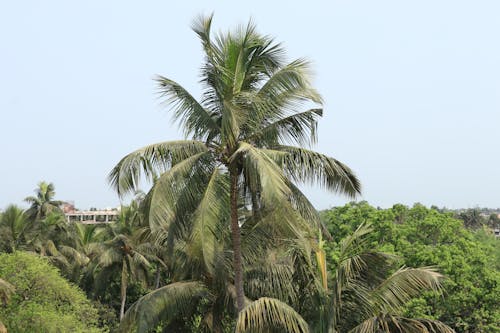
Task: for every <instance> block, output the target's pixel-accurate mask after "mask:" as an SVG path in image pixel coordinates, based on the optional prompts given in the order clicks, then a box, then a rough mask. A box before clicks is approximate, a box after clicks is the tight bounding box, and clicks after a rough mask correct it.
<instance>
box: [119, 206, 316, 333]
mask: <svg viewBox="0 0 500 333" xmlns="http://www.w3.org/2000/svg"><path fill="white" fill-rule="evenodd" d="M244 211H245V208H244V207H240V214H241V215H244V213H245V212H244ZM260 213H261V214H260V217H259V220H258V221H248V222H247V223H245V225H244V226H242V230H243V232H244V234H245V237H244V238H243V239H242V249H243V251H242V253H243V258H242V259H243V261H244V262H245V263H246V265H244V267H245V272H244V273H245V276H246V279H247V281H248V283H247V284H246V286H245V287H246V293H247V295H249V297H251V298H252V299H259V300H257V301H256V302H255V304H257V305H258V304H261V303H263V302H264V303H265V304H270V306H274V307H275V308H276V309H278V311H280V313H281V314H282V315H283V318H282V319H283V320H281V321H280V320H277V321H275V324H276V325H278V324H279V323H282V324H283V323H286V321H287V320H292V321H293V320H294V318H299V319H300V320H299V321H300V322H301V323H303V322H304V321H303V319H301V318H300V316H299V315H298V314H295V317H294V316H293V315H294V312H291V311H290V309H291V308H290V306H288V305H286V304H285V303H284V302H285V301H288V300H295V299H296V294H297V290H296V285H294V284H290V280H291V279H292V275H293V269H294V268H293V261H292V260H289V254H288V253H287V251H286V250H285V247H284V246H283V245H282V243H281V240H285V241H286V242H287V244H291V243H292V239H295V238H296V236H295V233H297V232H298V233H300V234H301V235H306V234H307V233H308V230H307V227H308V225H307V224H304V225H300V224H297V223H294V224H293V226H294V227H298V226H299V227H300V226H302V227H304V228H303V229H301V230H300V231H297V230H294V229H293V228H287V227H286V224H285V223H284V224H280V225H278V224H276V223H275V219H277V218H282V219H283V218H285V219H286V218H287V214H286V213H283V212H281V211H280V212H279V213H278V212H277V210H275V209H273V210H270V211H261V212H260ZM227 215H228V214H227ZM278 215H279V216H278ZM252 222H255V223H252ZM223 226H227V220H223V221H221V222H219V223H218V225H212V226H211V228H213V229H214V230H218V232H219V233H218V234H217V237H216V238H217V242H213V235H211V234H210V233H202V232H200V229H198V227H199V226H198V225H197V226H195V227H193V229H192V230H188V231H186V232H184V233H183V236H184V237H185V238H183V239H179V240H178V241H177V242H176V243H175V244H174V249H173V253H174V255H173V256H171V257H170V258H171V259H172V260H171V261H169V262H167V263H166V266H167V270H168V279H169V280H170V281H172V282H171V283H169V284H167V285H165V286H162V287H160V288H158V289H156V290H154V291H152V292H150V293H149V294H147V295H145V296H144V297H142V298H140V299H139V300H138V301H137V302H136V303H134V304H133V305H132V306H131V307H130V308H129V310H128V311H127V313H126V314H125V316H124V319H123V320H122V322H121V325H120V327H121V331H123V332H131V331H133V332H147V331H148V330H150V329H152V328H155V327H157V326H158V325H160V326H162V327H163V329H164V331H168V332H170V331H172V330H173V328H177V330H174V331H176V332H177V331H179V332H180V331H182V332H184V331H190V328H189V325H190V324H192V322H193V321H195V320H194V318H196V317H199V318H201V322H200V323H199V326H198V327H197V328H195V329H196V330H204V331H209V332H215V333H222V332H225V329H228V328H229V327H231V326H232V328H233V329H234V321H233V320H232V319H230V320H229V323H226V324H224V318H234V317H235V315H236V314H237V313H236V312H235V308H236V307H235V303H236V302H237V297H236V289H235V286H234V281H233V275H232V265H231V261H232V260H231V252H230V251H228V250H229V249H230V248H231V235H230V230H229V229H228V228H227V227H226V228H223ZM277 227H280V228H277ZM150 237H152V238H154V239H156V241H157V242H159V243H160V244H163V245H164V247H166V246H167V245H166V244H167V242H168V232H164V233H162V232H161V231H159V230H157V231H156V232H154V233H152V234H151V235H150ZM295 242H296V243H297V244H299V243H298V241H295ZM306 242H308V240H306ZM207 243H208V244H210V246H211V247H212V249H213V250H212V252H210V254H209V252H208V251H203V250H202V249H203V248H204V246H205V247H206V246H207V245H204V244H207ZM264 295H268V296H271V297H276V299H272V298H269V297H268V298H264V299H260V298H261V297H262V296H264ZM245 304H246V305H248V306H249V307H250V308H253V307H255V305H253V306H252V304H254V303H252V300H251V299H248V298H246V299H245ZM245 313H246V312H241V314H240V315H242V316H244V315H245ZM227 325H229V327H228V326H227ZM243 327H244V326H243ZM280 327H284V326H280ZM181 328H182V329H184V330H182V329H181ZM191 329H192V328H191ZM242 329H243V328H242Z"/></svg>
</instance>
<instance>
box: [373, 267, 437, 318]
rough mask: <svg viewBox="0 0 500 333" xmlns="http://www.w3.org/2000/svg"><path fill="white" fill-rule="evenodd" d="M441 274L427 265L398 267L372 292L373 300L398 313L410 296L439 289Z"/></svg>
mask: <svg viewBox="0 0 500 333" xmlns="http://www.w3.org/2000/svg"><path fill="white" fill-rule="evenodd" d="M441 279H443V275H441V274H440V273H438V272H437V271H436V270H435V269H433V268H429V267H422V268H406V267H403V268H400V269H399V270H397V271H396V272H394V273H393V274H392V275H391V276H389V277H388V278H387V279H385V280H384V281H383V282H382V283H381V284H380V285H379V286H378V287H377V288H376V289H375V290H374V291H373V292H372V295H373V296H372V297H373V299H374V301H375V302H376V303H377V304H379V307H380V308H382V309H384V310H385V311H387V312H392V313H398V312H399V311H400V310H401V308H402V307H403V306H404V305H405V304H406V303H407V302H408V301H409V300H411V299H412V298H414V297H417V296H419V295H421V294H422V292H423V291H426V290H432V291H437V292H439V291H441V283H440V280H441Z"/></svg>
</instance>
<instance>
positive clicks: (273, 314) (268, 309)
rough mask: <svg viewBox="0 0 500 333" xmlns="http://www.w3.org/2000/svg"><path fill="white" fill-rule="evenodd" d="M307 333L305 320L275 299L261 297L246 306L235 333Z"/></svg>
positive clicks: (239, 317)
mask: <svg viewBox="0 0 500 333" xmlns="http://www.w3.org/2000/svg"><path fill="white" fill-rule="evenodd" d="M269 329H274V330H276V329H281V330H280V331H281V332H288V333H307V332H309V327H308V325H307V323H306V322H305V320H304V319H303V318H302V317H301V316H300V315H299V314H298V313H297V312H296V311H295V310H294V309H293V308H292V307H290V306H289V305H287V304H286V303H283V302H281V301H279V300H277V299H273V298H267V297H262V298H259V299H258V300H256V301H254V302H252V303H250V305H247V306H246V307H245V308H244V309H243V311H241V312H240V314H239V316H238V320H237V322H236V333H244V332H256V333H257V332H262V333H264V332H268V330H269Z"/></svg>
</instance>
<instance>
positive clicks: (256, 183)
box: [109, 17, 360, 311]
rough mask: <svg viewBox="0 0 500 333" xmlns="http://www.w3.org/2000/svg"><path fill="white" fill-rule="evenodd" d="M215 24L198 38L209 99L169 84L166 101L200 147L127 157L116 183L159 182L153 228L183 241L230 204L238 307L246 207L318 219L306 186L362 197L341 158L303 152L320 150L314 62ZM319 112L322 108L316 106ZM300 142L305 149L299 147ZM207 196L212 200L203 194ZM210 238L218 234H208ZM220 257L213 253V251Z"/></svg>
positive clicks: (122, 190) (128, 187) (163, 84)
mask: <svg viewBox="0 0 500 333" xmlns="http://www.w3.org/2000/svg"><path fill="white" fill-rule="evenodd" d="M211 24H212V17H208V18H200V19H199V20H197V21H196V22H195V23H194V25H193V30H194V31H195V33H196V34H197V35H198V36H199V38H200V39H201V42H202V45H203V49H204V52H205V62H204V63H203V65H202V68H201V83H202V84H203V97H202V99H201V100H200V101H198V100H196V99H195V98H194V97H193V96H192V95H191V94H189V93H188V92H187V90H186V89H184V88H183V87H182V86H180V85H179V84H178V83H176V82H175V81H173V80H170V79H168V78H165V77H162V76H159V77H158V78H157V82H158V84H159V87H160V93H161V95H162V96H164V97H165V99H166V102H167V104H169V105H170V106H171V107H172V109H173V119H174V120H176V121H178V122H179V123H180V125H181V126H182V128H183V129H184V132H185V134H186V136H189V137H191V140H183V141H170V142H162V143H157V144H153V145H149V146H146V147H144V148H141V149H139V150H137V151H135V152H132V153H130V154H129V155H127V156H125V157H124V158H123V159H122V160H121V161H120V162H119V163H118V164H117V165H116V166H115V167H114V168H113V170H112V171H111V173H110V175H109V180H110V182H111V184H112V185H113V186H114V188H115V189H116V190H117V192H118V194H119V195H124V194H126V193H129V192H132V191H134V190H136V189H137V187H138V182H139V179H140V178H141V174H142V173H144V175H145V176H146V177H147V178H149V179H151V180H153V179H155V180H156V181H155V182H154V187H153V194H152V197H151V211H150V221H151V223H152V225H153V226H154V225H155V224H156V223H159V221H162V222H166V223H167V224H168V225H169V226H170V227H169V228H170V234H171V238H172V239H173V240H174V239H175V238H176V237H177V236H178V235H179V233H181V232H182V230H183V229H185V225H186V224H187V223H194V224H201V225H204V224H205V223H204V221H203V220H206V219H211V218H215V217H216V216H217V215H218V214H219V213H220V212H221V211H224V210H225V208H224V207H223V205H221V204H219V203H217V202H218V201H219V199H221V193H223V195H225V196H226V199H224V201H227V202H229V208H230V209H229V220H228V222H229V225H230V228H231V238H232V252H233V270H234V284H235V288H236V294H237V309H238V311H241V310H242V309H243V307H244V304H245V294H244V289H243V263H242V253H241V224H243V223H244V219H243V218H242V217H241V216H240V215H239V213H238V207H239V206H241V205H243V206H251V207H252V208H253V211H254V213H255V212H258V211H259V209H260V208H262V207H273V206H276V205H279V204H281V203H283V202H287V203H290V205H291V206H292V207H293V208H295V209H297V210H299V211H300V212H301V213H302V214H303V215H304V216H309V217H314V216H315V215H316V212H315V210H314V209H313V207H312V205H311V204H310V203H309V202H308V201H307V199H306V198H305V197H304V196H303V195H302V193H301V192H300V191H299V190H298V188H297V187H296V185H297V184H300V183H304V182H317V183H319V184H321V185H323V186H324V187H325V188H326V189H328V190H332V191H334V192H340V193H344V194H347V195H349V196H351V197H353V196H355V195H356V194H357V193H359V192H360V184H359V181H358V179H357V178H356V176H355V175H354V174H353V172H352V171H351V170H350V169H349V168H348V167H347V166H346V165H345V164H343V163H341V162H339V161H338V160H336V159H333V158H331V157H328V156H325V155H323V154H320V153H317V152H314V151H312V150H309V149H306V148H301V147H300V146H310V145H312V144H314V143H315V142H316V139H317V136H316V127H317V121H318V118H319V117H320V116H321V115H322V112H323V111H322V109H321V108H319V106H320V105H321V97H320V95H319V94H318V92H317V91H316V90H315V89H314V88H313V87H312V86H311V84H310V80H309V78H310V75H309V74H310V70H309V63H308V62H307V61H306V60H304V59H298V60H295V61H292V62H289V63H287V62H286V61H285V59H284V53H285V52H284V49H283V48H282V47H281V45H280V44H277V43H275V42H274V41H273V40H272V39H271V38H269V37H267V36H262V35H260V34H258V33H257V32H256V29H255V26H254V25H253V24H252V23H249V24H248V25H247V26H246V27H242V28H240V29H237V30H236V31H234V32H230V33H226V34H219V35H217V36H215V37H214V38H212V36H211ZM311 106H313V108H310V107H311ZM290 144H298V145H299V147H295V146H292V145H290ZM199 193H203V195H199ZM205 231H207V232H212V231H209V230H205ZM206 250H207V251H211V249H210V246H207V247H206Z"/></svg>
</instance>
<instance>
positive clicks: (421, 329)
mask: <svg viewBox="0 0 500 333" xmlns="http://www.w3.org/2000/svg"><path fill="white" fill-rule="evenodd" d="M349 332H350V333H401V332H405V333H406V332H407V333H455V331H454V330H453V329H451V328H450V327H449V326H447V325H445V324H443V323H441V322H440V321H437V320H429V319H410V318H404V317H399V316H392V315H389V314H381V315H379V316H376V317H372V318H369V319H367V320H365V321H364V322H362V323H361V324H359V325H358V326H356V327H355V328H354V329H352V330H351V331H349Z"/></svg>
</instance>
